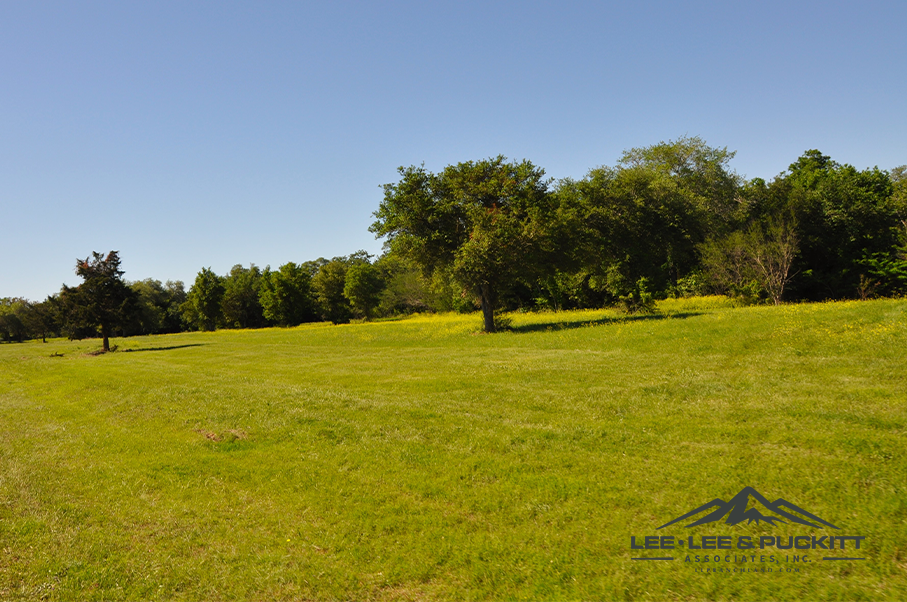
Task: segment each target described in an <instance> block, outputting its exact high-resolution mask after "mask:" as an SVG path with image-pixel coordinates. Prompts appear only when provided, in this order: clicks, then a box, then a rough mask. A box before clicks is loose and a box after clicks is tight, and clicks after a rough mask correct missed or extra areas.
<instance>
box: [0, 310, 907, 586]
mask: <svg viewBox="0 0 907 602" xmlns="http://www.w3.org/2000/svg"><path fill="white" fill-rule="evenodd" d="M511 317H512V321H513V322H512V323H513V329H512V330H511V331H509V332H504V333H500V334H496V335H481V334H476V331H477V330H478V329H479V327H480V318H479V317H478V316H476V315H473V316H461V315H448V316H433V317H414V318H410V319H405V320H400V321H389V322H378V323H370V324H352V325H346V326H330V325H321V324H318V325H308V326H302V327H299V328H293V329H266V330H256V331H218V332H214V333H191V334H180V335H166V336H155V337H144V338H130V339H118V340H115V341H113V342H114V343H117V344H119V351H118V352H116V353H111V354H107V355H100V356H93V355H89V354H88V352H89V351H92V350H95V349H97V348H98V347H99V343H98V341H81V342H69V341H63V340H59V341H52V342H49V343H47V344H41V343H25V344H5V345H0V599H20V598H21V599H50V600H72V599H79V600H82V599H84V600H111V599H127V600H140V599H142V600H145V599H150V600H155V599H159V600H180V599H187V600H231V599H249V600H271V599H361V600H366V599H368V600H371V599H376V600H385V599H556V600H594V599H603V600H618V599H619V600H704V599H709V600H711V599H717V600H725V599H728V600H730V599H733V600H751V599H752V600H755V599H778V600H793V599H809V600H864V599H865V600H879V599H881V600H903V599H907V550H905V548H907V498H905V492H907V459H905V453H904V452H905V448H907V438H905V435H907V432H905V425H907V301H904V300H899V301H872V302H848V303H828V304H808V305H807V304H804V305H787V306H781V307H747V308H733V307H731V306H730V304H728V303H727V302H724V301H722V300H721V299H709V298H706V299H693V300H688V301H670V302H662V303H661V304H660V306H659V313H658V314H657V315H654V316H645V317H626V316H621V315H620V314H618V313H615V312H611V311H587V312H566V313H549V314H514V315H512V316H511ZM61 354H62V356H61ZM746 485H749V486H752V487H755V488H756V489H757V490H759V491H760V492H761V493H763V494H764V495H765V496H766V497H768V498H770V499H772V500H774V499H776V498H778V497H783V498H785V499H787V500H789V501H791V502H793V503H795V504H798V505H800V506H801V507H803V508H805V509H807V510H809V511H810V512H812V513H815V514H817V515H818V516H820V517H822V518H824V519H826V520H828V521H830V522H832V523H835V524H836V525H839V526H841V527H842V529H841V534H846V535H862V536H865V537H866V539H865V541H864V544H863V548H862V549H861V550H860V552H861V553H862V554H863V556H865V557H866V558H867V560H865V561H842V562H824V563H823V562H812V563H807V564H799V565H796V567H795V568H798V569H799V572H796V573H794V572H791V573H788V572H786V571H785V570H784V569H785V568H789V567H792V566H794V565H792V564H784V565H781V564H776V565H774V569H775V570H774V571H773V572H772V573H770V574H764V573H738V574H726V573H718V574H714V573H712V574H710V573H702V572H698V569H699V568H701V567H702V565H695V563H686V562H684V561H683V556H684V553H680V552H677V553H675V554H674V556H676V557H677V559H676V560H674V561H672V562H666V561H665V562H640V561H633V560H631V558H633V557H636V556H640V555H658V554H655V553H651V552H648V551H645V552H642V553H641V552H639V551H638V550H631V549H630V538H631V536H635V537H636V538H637V540H638V539H640V538H641V537H643V536H651V535H656V534H658V535H661V534H664V532H663V531H658V532H656V530H655V529H656V527H658V526H659V525H661V524H663V523H665V522H667V521H668V520H670V519H673V518H675V517H677V516H680V515H681V514H683V513H685V512H687V511H689V510H691V509H692V508H695V507H696V506H699V505H701V504H704V503H706V502H708V501H710V500H712V499H714V498H721V499H724V500H727V499H729V497H730V496H732V495H734V494H735V493H737V492H738V491H739V490H740V489H741V488H742V487H743V486H746ZM665 531H670V532H669V533H668V534H670V535H677V536H684V537H685V536H687V535H690V534H693V535H711V534H717V535H733V536H735V537H736V536H737V535H766V534H768V535H772V534H779V533H783V534H784V535H788V534H791V535H826V534H829V533H828V532H827V531H825V530H824V529H812V528H809V527H803V526H799V525H794V526H789V525H782V526H774V527H773V526H771V525H765V524H759V525H757V524H752V525H737V526H729V525H724V524H720V525H718V524H713V525H704V526H701V527H695V528H692V529H684V528H682V527H681V528H677V529H673V530H670V528H669V529H666V530H665ZM713 565H717V563H713ZM723 566H725V567H734V566H738V567H739V566H742V565H735V564H734V563H730V564H724V565H723ZM762 566H766V565H762Z"/></svg>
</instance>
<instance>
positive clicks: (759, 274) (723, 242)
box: [699, 222, 798, 305]
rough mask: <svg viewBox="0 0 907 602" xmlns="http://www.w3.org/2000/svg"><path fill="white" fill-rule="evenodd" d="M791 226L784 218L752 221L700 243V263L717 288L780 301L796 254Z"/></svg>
mask: <svg viewBox="0 0 907 602" xmlns="http://www.w3.org/2000/svg"><path fill="white" fill-rule="evenodd" d="M794 231H795V228H794V227H793V226H791V225H790V224H787V223H784V222H770V223H769V224H767V225H766V226H762V225H760V224H753V225H752V226H750V227H749V228H748V229H747V230H745V231H740V230H738V231H735V232H732V233H730V234H729V235H727V236H725V237H723V238H719V239H711V240H708V241H706V242H705V243H703V244H702V245H700V247H699V249H700V253H701V254H702V265H703V268H704V269H705V271H706V273H707V274H708V276H709V278H710V280H711V281H712V283H713V285H714V287H715V288H716V289H717V291H718V292H721V293H726V294H729V295H731V296H734V297H738V298H740V299H742V300H744V301H746V302H750V303H754V302H756V301H757V300H759V299H760V298H761V297H767V298H768V299H770V300H771V301H772V302H773V303H774V304H775V305H777V304H779V303H781V299H782V296H783V295H784V289H785V287H786V286H787V284H788V283H789V282H790V280H791V278H792V274H791V266H792V265H793V263H794V259H795V257H796V255H797V251H798V247H797V236H796V234H795V233H794Z"/></svg>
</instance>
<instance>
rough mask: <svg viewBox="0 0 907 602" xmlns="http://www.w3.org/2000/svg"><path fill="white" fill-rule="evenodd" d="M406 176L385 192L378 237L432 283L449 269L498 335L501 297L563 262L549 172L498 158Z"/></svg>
mask: <svg viewBox="0 0 907 602" xmlns="http://www.w3.org/2000/svg"><path fill="white" fill-rule="evenodd" d="M399 172H400V175H401V180H400V181H399V182H398V183H396V184H387V185H385V187H384V201H383V202H382V203H381V206H380V208H379V209H378V211H376V212H375V217H376V218H377V220H376V221H375V223H374V224H372V226H371V228H370V230H371V231H372V232H374V233H376V234H377V235H378V236H386V237H387V239H388V240H387V244H388V246H389V247H390V249H391V250H392V251H393V252H395V253H397V254H399V255H400V256H401V257H404V258H407V259H409V260H411V261H413V262H416V263H418V264H419V265H420V266H421V267H422V269H423V270H424V271H425V273H426V274H427V275H431V274H433V273H434V272H435V271H436V270H438V269H449V270H450V272H449V273H450V274H451V275H452V276H453V278H454V280H455V281H456V282H457V284H459V285H460V286H461V287H462V288H463V289H465V290H467V291H469V292H470V294H472V295H474V296H475V297H477V298H478V299H479V301H480V305H481V307H482V310H483V314H484V318H485V330H486V331H488V332H493V331H494V330H495V327H494V317H493V314H494V310H495V309H496V308H497V306H498V302H499V299H500V297H501V295H502V294H504V293H506V292H507V290H508V289H510V288H512V287H513V286H515V285H517V284H518V283H519V282H520V281H522V280H526V279H532V278H534V277H535V276H536V275H538V274H539V273H540V272H541V271H543V270H544V268H545V266H547V265H549V264H550V263H551V262H553V261H554V260H555V255H554V253H553V252H552V251H553V249H552V244H551V237H550V233H549V232H547V231H546V229H547V228H548V227H549V226H550V224H551V222H552V220H551V217H552V216H553V215H554V212H553V209H554V206H553V204H552V202H551V198H550V195H549V194H548V181H547V180H545V179H544V170H542V169H540V168H538V167H536V166H534V165H532V163H530V162H529V161H522V162H519V163H517V162H509V163H508V162H507V160H506V158H504V157H502V156H498V157H495V158H492V159H486V160H483V161H475V162H474V161H468V162H465V163H459V164H457V165H449V166H448V167H446V168H445V169H444V171H443V172H441V173H440V174H431V173H429V172H427V171H426V170H425V169H424V167H415V166H412V167H408V168H403V167H401V168H400V169H399Z"/></svg>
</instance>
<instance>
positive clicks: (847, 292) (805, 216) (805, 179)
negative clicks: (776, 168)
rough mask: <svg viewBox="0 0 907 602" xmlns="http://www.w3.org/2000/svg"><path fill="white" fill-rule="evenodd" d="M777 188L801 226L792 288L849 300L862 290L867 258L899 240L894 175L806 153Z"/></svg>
mask: <svg viewBox="0 0 907 602" xmlns="http://www.w3.org/2000/svg"><path fill="white" fill-rule="evenodd" d="M773 187H775V188H777V189H779V190H778V191H777V196H780V197H782V198H783V199H785V201H786V206H785V207H783V208H782V210H783V211H784V212H785V213H788V212H789V213H790V214H792V215H793V218H794V220H795V221H796V223H797V232H796V234H797V238H798V239H799V246H800V253H799V256H798V259H797V261H796V262H795V264H794V266H793V271H795V272H798V273H799V276H798V277H797V278H796V280H795V281H794V282H793V283H792V288H793V289H794V291H795V293H796V295H797V296H798V297H801V298H806V299H813V300H821V299H826V298H841V297H849V296H852V295H853V294H854V291H855V290H857V288H858V287H859V282H860V274H861V273H863V272H864V271H865V270H863V269H862V266H861V264H860V262H861V261H862V260H863V258H864V257H867V256H872V255H874V254H876V253H883V254H886V253H890V252H891V251H892V250H893V247H894V246H895V245H896V243H897V240H898V234H897V223H898V218H897V207H896V205H895V204H894V203H893V202H892V200H891V199H892V195H893V192H894V188H893V186H892V182H891V178H890V177H889V175H888V174H887V173H886V172H884V171H881V170H879V169H877V168H873V169H866V170H863V171H858V170H857V169H855V168H854V167H853V166H851V165H840V164H838V163H836V162H834V161H832V160H831V158H830V157H828V156H826V155H822V154H821V153H820V152H819V151H817V150H811V151H807V152H806V153H805V154H804V155H803V156H802V157H800V159H798V160H797V161H796V162H795V163H793V164H792V165H791V166H790V170H789V173H787V174H782V176H781V177H779V178H778V180H776V182H775V183H774V184H773Z"/></svg>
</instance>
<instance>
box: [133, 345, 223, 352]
mask: <svg viewBox="0 0 907 602" xmlns="http://www.w3.org/2000/svg"><path fill="white" fill-rule="evenodd" d="M204 344H205V343H186V344H185V345H170V346H169V347H142V348H140V349H123V350H122V352H123V353H134V352H138V351H170V350H171V349H185V348H186V347H201V346H203V345H204Z"/></svg>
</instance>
